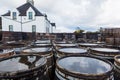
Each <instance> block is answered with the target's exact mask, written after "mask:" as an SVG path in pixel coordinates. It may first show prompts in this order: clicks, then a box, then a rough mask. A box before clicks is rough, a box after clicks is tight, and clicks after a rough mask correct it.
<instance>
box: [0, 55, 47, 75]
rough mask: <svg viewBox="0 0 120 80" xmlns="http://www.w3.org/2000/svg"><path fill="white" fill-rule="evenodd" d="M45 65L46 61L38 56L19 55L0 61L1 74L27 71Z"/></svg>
mask: <svg viewBox="0 0 120 80" xmlns="http://www.w3.org/2000/svg"><path fill="white" fill-rule="evenodd" d="M45 63H46V59H45V58H44V57H40V56H38V55H37V56H36V55H17V56H14V57H9V58H6V59H2V60H0V73H6V72H7V73H8V72H18V71H26V70H30V69H34V68H36V67H38V66H42V65H43V64H45Z"/></svg>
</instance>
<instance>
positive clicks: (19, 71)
mask: <svg viewBox="0 0 120 80" xmlns="http://www.w3.org/2000/svg"><path fill="white" fill-rule="evenodd" d="M20 56H37V57H40V58H43V59H44V61H43V62H42V63H41V64H40V65H38V66H36V67H34V68H31V69H24V70H17V71H12V72H11V71H8V72H7V71H6V72H0V75H1V73H2V74H6V73H12V74H18V73H23V72H29V71H32V70H36V69H38V68H40V67H42V66H45V65H46V63H47V59H46V58H45V57H43V56H40V55H37V54H18V55H14V56H11V57H7V58H2V59H0V62H1V61H5V60H8V59H10V58H16V57H20Z"/></svg>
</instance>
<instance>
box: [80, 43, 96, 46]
mask: <svg viewBox="0 0 120 80" xmlns="http://www.w3.org/2000/svg"><path fill="white" fill-rule="evenodd" d="M79 45H81V46H98V44H94V43H79Z"/></svg>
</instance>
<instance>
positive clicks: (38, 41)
mask: <svg viewBox="0 0 120 80" xmlns="http://www.w3.org/2000/svg"><path fill="white" fill-rule="evenodd" d="M34 43H35V44H43V43H46V44H47V43H51V41H50V40H37V41H35V42H34Z"/></svg>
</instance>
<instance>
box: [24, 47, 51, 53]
mask: <svg viewBox="0 0 120 80" xmlns="http://www.w3.org/2000/svg"><path fill="white" fill-rule="evenodd" d="M51 50H52V48H50V47H34V48H28V49H24V50H23V52H28V53H31V52H32V53H39V52H49V51H51Z"/></svg>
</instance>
